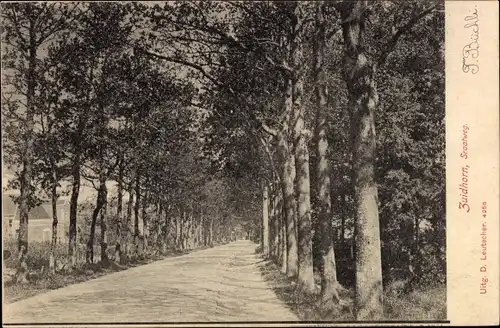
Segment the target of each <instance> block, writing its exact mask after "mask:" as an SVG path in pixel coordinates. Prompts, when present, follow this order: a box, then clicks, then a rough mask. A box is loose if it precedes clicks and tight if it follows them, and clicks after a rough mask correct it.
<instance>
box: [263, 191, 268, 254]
mask: <svg viewBox="0 0 500 328" xmlns="http://www.w3.org/2000/svg"><path fill="white" fill-rule="evenodd" d="M268 206H269V192H268V188H267V185H264V188H263V191H262V242H261V246H262V253H263V254H264V257H265V258H267V257H269V208H268Z"/></svg>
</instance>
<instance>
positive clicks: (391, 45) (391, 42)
mask: <svg viewBox="0 0 500 328" xmlns="http://www.w3.org/2000/svg"><path fill="white" fill-rule="evenodd" d="M439 5H440V2H438V3H436V4H434V5H432V6H430V7H429V8H427V9H426V10H424V11H422V12H421V13H420V14H419V15H417V16H415V17H413V18H412V19H411V20H409V21H408V22H407V23H406V24H404V25H403V26H401V27H400V28H398V29H397V30H394V31H393V32H392V38H391V39H390V40H389V42H388V43H387V44H386V46H385V47H384V50H383V51H382V53H381V54H380V56H379V58H378V60H377V61H376V62H375V65H374V70H375V71H377V70H378V68H380V67H381V66H382V65H383V64H384V62H385V60H386V59H387V56H389V54H390V53H391V52H392V51H393V50H394V48H395V47H396V45H397V43H398V40H399V38H400V37H401V36H402V35H403V34H405V33H407V32H409V31H410V30H411V29H412V28H413V27H414V26H415V25H416V24H417V23H418V22H419V21H420V20H421V19H422V18H424V17H425V16H427V15H429V14H430V13H432V12H433V11H434V10H435V9H436V8H437V7H438V6H439Z"/></svg>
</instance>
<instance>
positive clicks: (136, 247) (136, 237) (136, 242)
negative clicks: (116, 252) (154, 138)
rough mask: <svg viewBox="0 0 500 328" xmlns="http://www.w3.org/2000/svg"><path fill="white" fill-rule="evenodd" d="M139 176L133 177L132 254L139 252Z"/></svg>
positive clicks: (137, 174)
mask: <svg viewBox="0 0 500 328" xmlns="http://www.w3.org/2000/svg"><path fill="white" fill-rule="evenodd" d="M140 178H141V177H140V174H139V173H138V172H136V175H135V206H134V253H135V254H136V255H137V254H138V252H139V209H140V206H141V186H140Z"/></svg>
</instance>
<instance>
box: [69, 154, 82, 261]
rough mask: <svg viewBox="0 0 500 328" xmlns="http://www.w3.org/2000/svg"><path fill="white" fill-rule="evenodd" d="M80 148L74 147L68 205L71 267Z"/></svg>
mask: <svg viewBox="0 0 500 328" xmlns="http://www.w3.org/2000/svg"><path fill="white" fill-rule="evenodd" d="M80 156H81V155H80V149H79V147H76V148H75V155H74V159H73V167H72V176H73V184H72V190H71V199H70V207H69V233H68V235H69V245H68V256H69V258H70V261H71V267H72V268H74V267H75V266H76V252H77V242H76V218H77V210H78V196H79V195H80V165H81V163H80V161H81V157H80Z"/></svg>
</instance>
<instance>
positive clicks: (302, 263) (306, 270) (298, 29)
mask: <svg viewBox="0 0 500 328" xmlns="http://www.w3.org/2000/svg"><path fill="white" fill-rule="evenodd" d="M304 10H305V8H304V7H303V4H302V3H301V2H296V5H295V10H294V14H293V16H294V19H293V22H292V30H293V31H292V34H293V36H294V37H293V38H292V42H291V55H292V61H293V69H294V75H295V76H294V79H293V86H292V91H293V93H292V94H293V120H294V121H295V127H294V133H293V135H294V138H293V139H294V140H295V165H296V180H295V193H296V198H297V224H298V226H297V233H298V259H299V272H298V277H297V278H298V286H299V288H301V289H303V290H304V291H307V292H313V291H314V288H315V285H314V274H313V259H312V226H311V193H310V177H309V149H308V146H307V143H308V139H309V137H310V133H309V131H307V130H306V129H305V119H304V108H303V104H302V96H303V92H304V73H303V71H304V67H303V65H304V63H303V61H304V58H303V50H302V44H303V31H304V26H303V25H304V24H305V23H304Z"/></svg>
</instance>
